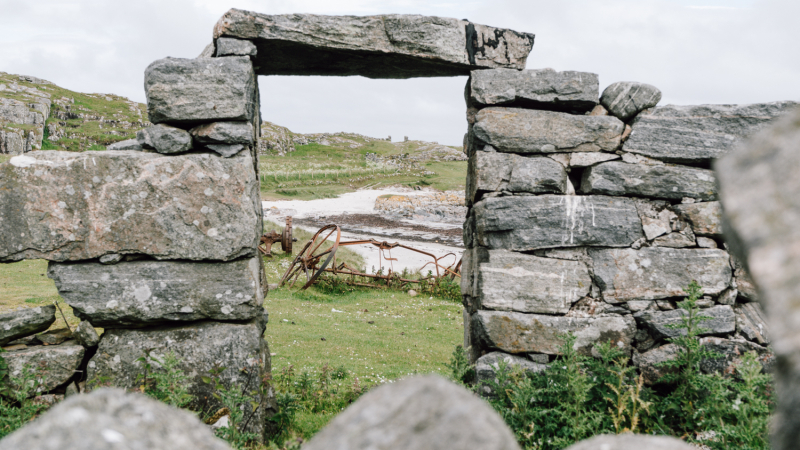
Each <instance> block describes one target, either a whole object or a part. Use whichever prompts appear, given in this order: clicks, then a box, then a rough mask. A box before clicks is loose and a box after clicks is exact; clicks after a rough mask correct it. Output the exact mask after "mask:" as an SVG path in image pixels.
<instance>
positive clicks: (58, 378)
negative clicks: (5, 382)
mask: <svg viewBox="0 0 800 450" xmlns="http://www.w3.org/2000/svg"><path fill="white" fill-rule="evenodd" d="M85 352H86V349H84V348H83V347H82V346H81V345H78V344H77V343H76V342H75V341H67V342H64V343H63V344H60V345H37V346H33V347H28V348H26V349H22V350H15V351H11V352H6V353H3V359H5V361H6V363H7V364H8V373H9V375H11V377H13V378H16V379H21V378H23V377H26V376H29V375H32V376H33V378H34V380H36V382H38V384H39V385H38V387H37V388H36V391H35V392H31V396H33V395H34V394H36V393H42V392H47V391H50V390H52V389H55V388H56V387H58V386H60V385H62V384H64V383H66V382H67V380H69V379H70V378H72V376H73V375H75V371H76V370H77V369H78V366H80V364H81V361H83V355H84V353H85ZM26 372H28V373H27V374H26ZM12 386H14V387H15V388H17V389H19V388H20V386H18V385H16V384H15V383H13V382H12Z"/></svg>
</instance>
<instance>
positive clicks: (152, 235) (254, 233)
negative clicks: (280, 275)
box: [0, 151, 262, 261]
mask: <svg viewBox="0 0 800 450" xmlns="http://www.w3.org/2000/svg"><path fill="white" fill-rule="evenodd" d="M261 227H262V222H261V199H260V197H259V183H258V179H257V178H256V175H255V171H254V170H253V162H252V159H251V157H250V155H249V154H247V153H245V152H242V153H241V154H240V155H238V156H236V157H233V158H219V157H217V156H212V155H211V154H205V153H200V154H191V153H190V154H186V155H181V156H165V155H160V154H158V153H147V152H128V151H104V152H83V153H76V152H56V151H42V152H31V153H28V154H26V155H21V156H15V157H13V158H11V160H10V161H9V164H2V165H0V261H16V260H21V259H48V260H51V261H68V260H72V261H74V260H85V259H91V258H98V257H100V256H103V255H106V254H110V253H119V254H136V253H140V254H148V255H152V256H153V257H155V258H158V259H191V260H203V259H212V260H231V259H235V258H239V257H241V256H245V255H248V256H249V255H254V254H255V253H256V250H255V249H256V246H257V245H258V241H259V239H260V237H261Z"/></svg>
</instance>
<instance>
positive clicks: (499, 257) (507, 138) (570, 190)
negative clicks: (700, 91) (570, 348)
mask: <svg viewBox="0 0 800 450" xmlns="http://www.w3.org/2000/svg"><path fill="white" fill-rule="evenodd" d="M598 94H599V85H598V77H597V75H595V74H591V73H582V72H556V71H553V70H552V69H544V70H523V71H516V70H508V69H494V70H480V71H473V72H472V75H471V77H470V79H469V81H468V82H467V87H466V92H465V97H466V101H467V121H468V132H467V135H466V137H465V150H466V152H467V154H468V156H469V169H468V176H467V192H466V200H467V204H468V206H469V207H470V209H469V214H468V218H467V221H466V223H465V225H464V242H465V245H466V247H467V250H466V251H465V253H464V263H463V274H462V285H461V288H462V294H463V297H464V306H465V346H468V347H471V348H472V358H473V360H477V361H478V364H479V368H480V367H482V366H483V365H485V364H483V365H482V364H481V362H482V360H484V359H485V360H487V361H489V360H491V361H495V360H496V359H497V358H498V357H503V358H505V359H506V360H508V361H515V359H514V358H512V357H511V355H515V356H523V357H527V358H528V359H529V360H531V361H533V362H536V363H546V362H548V361H551V360H552V359H553V358H554V357H555V356H556V355H557V354H558V353H559V346H560V345H561V343H562V337H563V336H564V335H565V334H566V333H573V334H574V335H575V336H576V338H577V340H576V342H575V348H576V350H578V351H579V352H582V353H584V354H592V353H593V350H592V349H593V347H594V345H596V344H597V343H599V342H611V343H612V344H614V345H616V346H618V347H619V348H621V349H623V350H624V351H626V352H628V353H630V354H631V355H632V357H633V361H634V363H635V364H637V365H638V366H639V368H640V369H641V370H642V371H643V373H645V375H646V378H647V380H646V381H647V382H648V383H654V382H656V381H657V378H658V376H657V374H656V373H655V372H654V371H653V370H651V369H652V368H653V364H655V363H657V362H659V361H661V360H663V359H665V358H668V357H670V352H669V351H668V350H669V345H668V344H667V343H666V341H665V340H666V339H667V338H669V337H671V336H674V335H675V333H677V331H676V330H672V329H671V328H668V327H666V324H669V323H673V322H675V321H677V320H678V319H679V317H680V315H681V314H682V311H679V310H678V309H676V302H677V301H680V300H682V298H683V297H684V296H685V293H684V292H683V288H685V287H686V286H687V285H688V284H689V283H690V282H691V281H692V280H696V281H697V282H698V283H699V284H700V285H701V286H702V288H703V293H704V294H705V296H704V297H703V299H702V300H701V301H700V305H701V307H703V308H705V310H704V311H703V314H704V315H706V316H710V317H711V318H712V319H711V320H708V321H706V322H704V323H703V324H702V326H703V327H704V328H706V330H707V331H706V332H705V333H704V336H705V337H704V338H703V341H704V343H705V344H706V345H708V346H711V347H713V348H714V350H716V351H718V352H722V353H725V354H726V358H727V359H726V361H725V362H724V364H722V365H723V366H727V365H728V364H730V363H731V362H733V361H734V360H735V358H736V355H737V354H741V353H742V352H743V351H748V350H756V351H757V352H758V353H759V354H760V355H762V356H763V357H764V358H765V359H766V358H768V353H769V352H768V350H767V348H766V345H767V344H769V333H768V332H767V331H766V328H765V327H764V323H763V319H762V313H761V310H760V307H759V305H758V303H754V302H753V300H755V292H754V290H753V288H752V284H751V282H750V281H749V277H748V276H747V274H746V273H745V271H744V269H743V268H742V267H741V265H740V264H738V263H737V261H736V260H735V259H734V258H732V257H731V255H730V254H729V253H728V252H727V245H726V244H725V242H724V239H723V236H722V230H721V227H720V215H721V209H720V206H719V203H718V201H717V187H716V180H715V177H714V173H713V171H711V170H710V169H709V167H710V163H711V161H712V159H713V158H716V157H718V156H720V155H722V154H724V153H725V152H727V151H728V149H729V148H730V147H731V146H732V145H733V144H734V143H735V142H737V141H739V140H741V139H742V138H743V137H744V136H747V135H749V134H751V133H752V132H754V131H755V130H757V129H758V128H759V127H761V126H763V125H764V124H766V123H767V122H768V121H770V120H771V119H773V118H774V117H776V116H778V115H779V114H781V113H782V112H784V111H786V110H787V109H788V108H790V107H791V106H792V105H793V104H792V103H791V102H779V103H769V104H759V105H745V106H727V105H720V106H714V105H705V106H697V107H679V106H664V107H655V105H656V104H657V103H658V101H659V100H660V98H661V93H660V91H658V89H656V88H654V87H653V86H649V85H645V84H642V83H615V84H612V85H611V86H609V87H608V88H607V89H606V90H605V91H604V92H603V95H602V97H601V96H599V95H598ZM479 372H481V371H480V370H479Z"/></svg>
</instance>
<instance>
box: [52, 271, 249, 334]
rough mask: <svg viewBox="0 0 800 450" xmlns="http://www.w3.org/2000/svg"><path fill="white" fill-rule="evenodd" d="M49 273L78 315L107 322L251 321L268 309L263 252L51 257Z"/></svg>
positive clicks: (101, 323)
mask: <svg viewBox="0 0 800 450" xmlns="http://www.w3.org/2000/svg"><path fill="white" fill-rule="evenodd" d="M47 275H48V276H49V277H50V278H52V279H53V280H55V283H56V287H57V288H58V291H59V293H60V294H61V296H62V297H64V299H65V300H66V301H67V303H68V304H69V305H70V306H71V307H72V309H73V311H74V313H75V316H77V317H79V318H81V319H84V320H88V321H90V322H91V323H92V324H93V325H95V326H98V327H103V328H120V327H130V326H143V325H152V324H158V323H164V322H190V321H196V320H205V319H212V320H223V321H245V320H251V319H254V318H256V317H258V316H259V315H261V313H262V312H263V308H262V306H261V303H262V301H263V299H264V293H263V292H262V290H261V285H260V283H259V277H260V266H259V262H258V259H257V258H247V259H239V260H236V261H230V262H183V261H148V260H141V261H130V262H121V263H119V264H114V265H110V266H107V265H103V264H98V263H82V264H81V263H79V264H60V263H51V264H50V268H49V269H48V271H47Z"/></svg>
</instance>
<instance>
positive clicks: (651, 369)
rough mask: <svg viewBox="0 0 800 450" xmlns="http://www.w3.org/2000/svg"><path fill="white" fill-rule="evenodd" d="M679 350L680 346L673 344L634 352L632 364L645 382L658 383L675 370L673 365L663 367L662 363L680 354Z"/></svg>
mask: <svg viewBox="0 0 800 450" xmlns="http://www.w3.org/2000/svg"><path fill="white" fill-rule="evenodd" d="M681 351H682V350H681V348H680V347H679V346H677V345H675V344H666V345H662V346H661V347H656V348H654V349H652V350H648V351H646V352H644V353H638V352H637V353H634V354H633V364H634V365H636V367H637V368H638V369H639V373H640V374H641V375H642V380H643V381H644V383H645V384H647V385H653V384H658V383H659V381H661V380H662V378H663V377H664V376H665V375H669V374H673V373H675V372H676V371H677V369H675V368H673V367H664V366H662V364H663V363H665V362H667V361H672V360H674V359H676V358H677V357H678V356H680V353H681Z"/></svg>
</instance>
